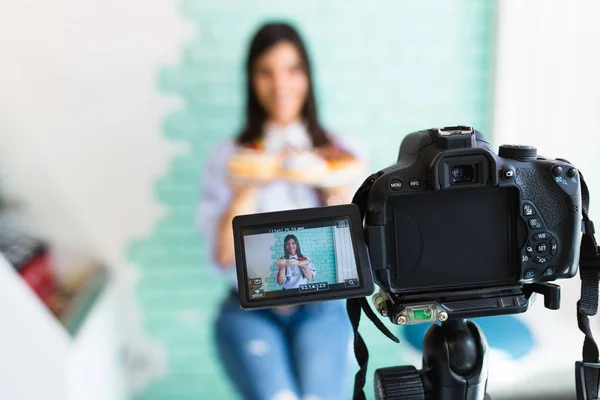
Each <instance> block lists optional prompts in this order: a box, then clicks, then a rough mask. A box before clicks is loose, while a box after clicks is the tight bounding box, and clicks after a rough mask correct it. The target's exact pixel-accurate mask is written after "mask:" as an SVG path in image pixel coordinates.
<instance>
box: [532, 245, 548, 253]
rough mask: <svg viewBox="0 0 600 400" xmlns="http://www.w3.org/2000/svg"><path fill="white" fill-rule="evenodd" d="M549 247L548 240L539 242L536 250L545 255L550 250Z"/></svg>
mask: <svg viewBox="0 0 600 400" xmlns="http://www.w3.org/2000/svg"><path fill="white" fill-rule="evenodd" d="M548 247H549V246H548V243H546V242H541V243H538V245H537V246H535V252H536V253H537V254H539V255H544V254H546V252H547V251H548Z"/></svg>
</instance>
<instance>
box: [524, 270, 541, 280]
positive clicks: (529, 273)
mask: <svg viewBox="0 0 600 400" xmlns="http://www.w3.org/2000/svg"><path fill="white" fill-rule="evenodd" d="M538 271H539V270H538V269H537V268H535V269H526V270H525V273H524V274H523V278H525V279H531V278H533V277H534V276H536V275H537V273H538Z"/></svg>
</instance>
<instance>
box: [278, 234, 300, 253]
mask: <svg viewBox="0 0 600 400" xmlns="http://www.w3.org/2000/svg"><path fill="white" fill-rule="evenodd" d="M290 239H292V240H293V241H294V243H296V255H297V256H298V258H301V257H304V256H303V255H302V250H300V243H299V242H298V238H297V237H296V236H294V235H287V236H286V237H285V239H283V254H284V257H285V258H290V252H289V251H288V249H287V248H286V247H285V244H286V243H287V242H288V240H290Z"/></svg>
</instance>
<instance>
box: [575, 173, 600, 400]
mask: <svg viewBox="0 0 600 400" xmlns="http://www.w3.org/2000/svg"><path fill="white" fill-rule="evenodd" d="M580 180H581V213H582V216H583V227H582V230H583V236H582V238H581V251H580V254H579V275H580V277H581V299H580V300H579V301H578V302H577V325H578V326H579V329H580V330H581V332H583V334H584V335H585V339H584V342H583V358H582V361H577V362H576V363H575V380H576V388H577V399H578V400H595V399H598V384H599V382H600V363H599V358H600V354H599V352H598V345H597V344H596V341H595V340H594V337H593V336H592V331H591V329H590V321H589V319H588V317H589V316H593V315H596V312H597V311H598V282H599V280H600V248H599V247H598V245H597V243H596V238H595V237H594V234H595V230H594V223H593V222H592V221H591V220H590V218H589V215H588V213H589V205H590V194H589V190H588V187H587V184H586V183H585V180H584V179H583V175H581V172H580Z"/></svg>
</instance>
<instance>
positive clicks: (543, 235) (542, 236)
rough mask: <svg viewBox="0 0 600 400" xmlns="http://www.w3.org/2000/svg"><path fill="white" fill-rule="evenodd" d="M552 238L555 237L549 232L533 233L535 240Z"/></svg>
mask: <svg viewBox="0 0 600 400" xmlns="http://www.w3.org/2000/svg"><path fill="white" fill-rule="evenodd" d="M551 239H553V238H552V236H551V235H550V234H549V233H547V232H540V233H536V234H535V235H533V240H535V241H538V240H551Z"/></svg>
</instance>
